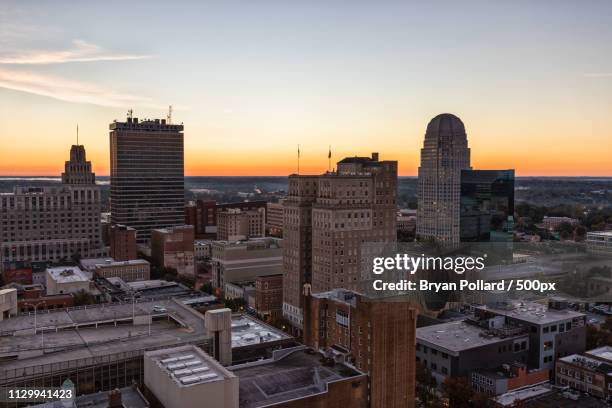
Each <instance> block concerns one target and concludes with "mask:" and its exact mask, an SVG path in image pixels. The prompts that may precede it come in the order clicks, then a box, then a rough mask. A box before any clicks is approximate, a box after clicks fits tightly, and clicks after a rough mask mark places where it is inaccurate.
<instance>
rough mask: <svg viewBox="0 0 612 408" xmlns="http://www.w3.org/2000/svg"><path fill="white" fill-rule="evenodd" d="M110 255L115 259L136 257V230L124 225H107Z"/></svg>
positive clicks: (121, 259)
mask: <svg viewBox="0 0 612 408" xmlns="http://www.w3.org/2000/svg"><path fill="white" fill-rule="evenodd" d="M109 244H110V256H111V258H114V259H115V260H117V261H129V260H132V259H136V258H137V248H138V246H137V245H136V230H135V229H134V228H132V227H128V226H126V225H121V224H117V225H111V226H110V227H109Z"/></svg>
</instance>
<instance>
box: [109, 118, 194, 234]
mask: <svg viewBox="0 0 612 408" xmlns="http://www.w3.org/2000/svg"><path fill="white" fill-rule="evenodd" d="M110 156H111V223H112V224H122V225H127V226H128V227H132V228H134V229H136V231H137V240H138V242H139V243H146V242H148V241H149V239H150V238H151V230H152V229H156V228H165V227H171V226H176V225H183V224H184V206H185V203H184V200H185V181H184V153H183V125H175V124H170V123H166V121H165V119H162V120H159V119H155V120H144V121H142V122H139V121H138V118H131V117H128V119H127V122H116V121H115V122H113V123H111V124H110Z"/></svg>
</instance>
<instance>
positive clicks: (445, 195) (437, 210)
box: [416, 113, 471, 243]
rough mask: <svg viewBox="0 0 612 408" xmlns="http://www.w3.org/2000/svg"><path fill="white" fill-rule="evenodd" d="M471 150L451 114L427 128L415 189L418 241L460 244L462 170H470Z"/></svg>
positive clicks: (460, 125) (461, 124) (444, 115)
mask: <svg viewBox="0 0 612 408" xmlns="http://www.w3.org/2000/svg"><path fill="white" fill-rule="evenodd" d="M469 169H471V167H470V149H469V147H468V141H467V135H466V133H465V127H464V125H463V122H462V121H461V119H459V118H458V117H457V116H455V115H452V114H450V113H444V114H441V115H438V116H436V117H435V118H433V119H432V120H431V121H430V122H429V124H428V125H427V131H426V133H425V142H424V144H423V148H422V149H421V166H420V167H419V180H418V187H417V201H418V210H417V230H416V234H417V238H419V239H436V240H438V241H442V242H450V243H458V242H459V241H460V225H459V224H460V198H461V170H469Z"/></svg>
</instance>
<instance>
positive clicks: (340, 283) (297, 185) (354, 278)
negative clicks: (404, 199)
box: [283, 153, 397, 329]
mask: <svg viewBox="0 0 612 408" xmlns="http://www.w3.org/2000/svg"><path fill="white" fill-rule="evenodd" d="M284 206H285V207H284V208H285V219H284V231H283V241H284V253H283V264H284V265H283V267H284V277H283V285H284V288H283V315H284V316H285V317H286V318H287V319H288V320H289V321H290V322H291V323H292V325H294V327H296V328H298V329H302V327H303V293H302V291H303V288H304V284H306V283H308V284H311V287H312V292H313V293H318V292H325V291H329V290H331V289H336V288H344V289H351V290H359V289H360V287H359V286H360V277H361V260H362V252H361V250H362V245H363V244H364V243H368V242H395V240H396V238H397V235H396V234H397V232H396V222H397V220H396V210H397V162H396V161H379V160H378V153H373V154H372V157H348V158H346V159H344V160H342V161H340V162H338V168H337V171H335V172H328V173H325V174H323V175H320V176H301V175H291V176H290V177H289V193H288V197H287V200H286V201H285V203H284Z"/></svg>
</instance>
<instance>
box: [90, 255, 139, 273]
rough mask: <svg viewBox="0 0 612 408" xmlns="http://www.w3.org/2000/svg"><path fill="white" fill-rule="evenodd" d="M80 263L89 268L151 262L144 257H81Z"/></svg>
mask: <svg viewBox="0 0 612 408" xmlns="http://www.w3.org/2000/svg"><path fill="white" fill-rule="evenodd" d="M79 263H80V265H81V266H82V267H83V268H84V269H87V270H91V269H96V268H103V267H111V266H122V265H149V262H148V261H146V260H144V259H131V260H129V261H115V260H114V259H113V258H110V257H109V258H87V259H81V261H80V262H79Z"/></svg>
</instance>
